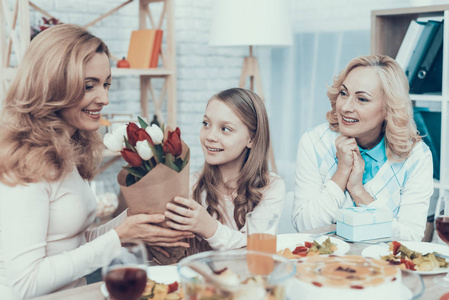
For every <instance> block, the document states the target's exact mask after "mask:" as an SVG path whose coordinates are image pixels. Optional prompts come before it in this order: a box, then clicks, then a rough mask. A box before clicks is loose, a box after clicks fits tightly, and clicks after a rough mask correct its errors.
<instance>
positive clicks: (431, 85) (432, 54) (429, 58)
mask: <svg viewBox="0 0 449 300" xmlns="http://www.w3.org/2000/svg"><path fill="white" fill-rule="evenodd" d="M442 48H443V25H442V23H441V24H440V26H439V27H438V30H437V32H436V34H435V36H434V38H433V41H432V43H431V44H430V47H429V49H428V51H427V53H425V55H424V59H423V60H422V62H421V65H420V66H419V68H418V71H417V72H416V75H415V77H413V78H412V79H411V81H410V93H413V94H421V93H428V92H441V87H442V75H443V74H442V58H443V52H442ZM439 56H440V57H441V58H439ZM430 77H432V79H430V80H428V79H429V78H430Z"/></svg>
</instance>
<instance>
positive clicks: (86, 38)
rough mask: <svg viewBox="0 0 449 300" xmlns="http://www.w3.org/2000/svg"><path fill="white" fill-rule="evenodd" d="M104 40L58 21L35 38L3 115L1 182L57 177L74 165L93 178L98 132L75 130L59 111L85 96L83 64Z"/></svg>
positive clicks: (97, 159)
mask: <svg viewBox="0 0 449 300" xmlns="http://www.w3.org/2000/svg"><path fill="white" fill-rule="evenodd" d="M95 53H105V54H106V55H108V57H109V51H108V48H107V46H106V45H105V44H104V43H103V41H102V40H100V39H99V38H97V37H95V36H93V35H92V34H90V33H89V32H88V31H86V30H85V29H83V28H82V27H79V26H76V25H69V24H66V25H57V26H55V27H52V28H50V29H47V30H45V31H44V32H42V33H40V34H39V35H38V36H37V37H36V38H34V39H33V41H32V42H31V43H30V45H29V47H28V49H27V51H26V53H25V55H24V57H23V60H22V62H21V64H20V66H19V68H18V71H17V76H16V78H15V79H14V81H13V83H12V85H11V87H10V88H9V91H8V93H7V96H6V99H5V100H4V101H3V107H2V115H1V120H0V144H1V145H2V146H1V147H0V181H2V182H3V183H5V184H8V185H12V186H14V185H17V184H25V183H30V182H37V181H40V180H43V179H44V180H48V181H54V180H57V179H59V178H61V176H62V175H64V174H65V173H66V172H68V171H70V170H71V169H72V168H73V167H75V166H76V167H77V168H78V170H79V173H80V174H81V176H82V177H83V178H85V179H91V178H93V176H94V173H95V171H96V169H97V167H98V163H99V162H100V159H101V153H102V149H103V145H102V142H101V138H100V136H99V134H98V132H87V131H82V130H77V131H76V132H75V134H74V135H73V136H71V135H70V133H69V130H68V126H67V124H66V123H65V121H64V120H62V119H61V117H60V115H59V112H60V111H61V110H62V109H64V108H69V107H74V106H76V105H77V104H78V103H79V102H80V101H81V100H82V99H83V97H84V93H85V87H84V85H85V83H84V68H85V65H86V62H87V61H88V60H89V59H90V58H92V57H93V56H94V55H95Z"/></svg>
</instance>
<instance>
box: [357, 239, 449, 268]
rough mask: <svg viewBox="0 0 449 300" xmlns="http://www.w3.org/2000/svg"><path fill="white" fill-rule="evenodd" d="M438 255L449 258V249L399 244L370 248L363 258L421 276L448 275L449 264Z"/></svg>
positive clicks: (423, 244) (427, 244) (411, 243)
mask: <svg viewBox="0 0 449 300" xmlns="http://www.w3.org/2000/svg"><path fill="white" fill-rule="evenodd" d="M438 254H441V255H446V256H449V247H447V246H445V245H440V244H434V243H424V242H398V241H393V242H391V243H388V244H379V245H372V246H369V247H367V248H365V249H363V251H362V256H364V257H372V258H376V259H379V258H380V259H382V260H386V261H388V262H390V264H392V265H397V266H398V267H399V268H401V269H403V270H408V271H412V272H414V273H417V274H420V275H434V274H441V273H447V272H448V271H449V268H448V267H449V263H448V262H447V261H446V259H444V258H442V257H439V256H438Z"/></svg>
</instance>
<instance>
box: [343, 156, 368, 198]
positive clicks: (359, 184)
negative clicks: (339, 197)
mask: <svg viewBox="0 0 449 300" xmlns="http://www.w3.org/2000/svg"><path fill="white" fill-rule="evenodd" d="M353 160H354V165H353V166H352V170H351V174H350V175H349V179H348V183H347V189H348V191H349V194H351V197H352V200H354V202H355V203H356V204H357V205H360V204H364V205H368V204H370V203H371V202H373V201H374V199H373V197H371V195H370V194H369V193H368V192H367V191H366V190H365V188H364V187H363V172H364V171H365V161H364V160H363V158H362V155H361V154H360V150H359V149H358V148H357V150H356V151H353Z"/></svg>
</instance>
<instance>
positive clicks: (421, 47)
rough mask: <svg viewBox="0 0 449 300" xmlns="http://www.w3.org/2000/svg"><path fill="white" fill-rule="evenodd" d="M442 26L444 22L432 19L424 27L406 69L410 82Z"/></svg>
mask: <svg viewBox="0 0 449 300" xmlns="http://www.w3.org/2000/svg"><path fill="white" fill-rule="evenodd" d="M441 26H442V22H439V21H433V20H430V21H428V22H427V23H426V25H425V26H424V29H423V31H422V33H421V35H420V37H419V40H418V43H417V45H416V47H415V50H414V51H413V54H412V56H411V58H410V61H409V63H408V65H407V68H406V69H405V75H406V76H407V79H408V80H409V82H412V80H413V79H414V78H415V76H416V74H417V72H418V68H419V67H420V66H421V63H422V61H423V60H424V57H425V55H426V53H427V51H428V50H429V48H430V46H431V44H432V41H433V39H434V37H435V35H436V33H437V31H438V29H439V27H441Z"/></svg>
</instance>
